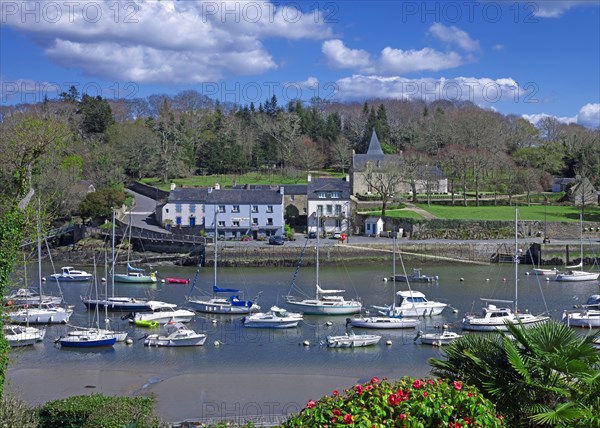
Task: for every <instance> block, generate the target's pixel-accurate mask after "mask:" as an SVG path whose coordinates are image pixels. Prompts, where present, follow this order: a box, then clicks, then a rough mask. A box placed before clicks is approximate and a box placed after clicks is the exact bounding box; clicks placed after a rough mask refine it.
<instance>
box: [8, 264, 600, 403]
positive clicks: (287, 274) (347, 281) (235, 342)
mask: <svg viewBox="0 0 600 428" xmlns="http://www.w3.org/2000/svg"><path fill="white" fill-rule="evenodd" d="M80 267H81V268H84V269H86V270H88V271H92V268H91V267H89V266H87V267H83V266H80ZM413 267H420V268H422V272H423V273H425V274H429V275H438V276H439V278H440V279H439V282H438V283H437V284H434V285H430V284H416V283H415V284H411V287H412V289H413V290H419V291H422V292H424V293H425V294H426V296H427V297H428V298H429V299H432V300H440V301H444V302H447V303H449V304H450V305H451V306H452V307H453V308H456V310H457V311H458V312H457V313H454V312H453V311H452V310H448V309H447V310H445V311H444V312H443V313H442V315H441V316H437V317H432V318H425V319H423V321H422V325H421V327H420V328H419V329H420V330H423V331H425V330H430V329H435V328H439V326H440V325H442V324H449V325H450V326H451V328H454V330H455V331H460V321H461V319H462V316H463V315H464V313H465V312H470V311H477V312H478V311H479V310H480V308H481V306H482V302H481V301H480V300H479V298H480V297H488V298H496V299H511V300H512V299H513V298H514V288H515V287H514V270H513V267H512V266H511V265H490V266H475V265H459V264H422V263H419V264H418V265H412V264H407V266H406V268H407V270H408V271H409V273H410V271H412V268H413ZM530 268H531V267H530V266H520V267H519V274H518V278H519V306H520V307H521V309H522V310H524V309H528V310H529V311H530V312H532V313H538V312H543V311H546V309H547V310H548V311H549V313H550V315H551V316H552V318H554V319H560V316H561V314H562V311H563V310H564V309H569V308H572V307H573V305H575V304H581V303H584V302H585V300H586V299H587V297H588V296H589V295H590V294H594V293H598V291H599V287H598V282H586V283H579V284H577V283H558V282H554V281H550V282H546V281H545V280H544V278H543V277H536V276H527V275H525V272H526V271H527V270H529V269H530ZM29 271H30V272H35V267H32V268H31V269H29ZM195 272H196V269H195V268H183V267H160V268H158V276H159V277H160V278H166V277H170V276H173V277H178V278H189V279H193V278H194V276H195ZM397 272H398V273H399V272H401V268H400V267H399V264H398V267H397ZM51 273H52V269H51V268H50V266H45V267H44V275H45V276H46V277H49V275H50V274H51ZM293 273H294V269H290V268H243V269H240V268H223V269H219V285H220V286H221V287H235V288H239V289H241V290H243V291H244V296H245V297H246V298H253V297H254V296H256V295H258V294H259V293H260V298H259V304H260V305H261V307H262V308H263V309H264V310H268V308H269V307H270V306H272V305H275V304H278V305H280V306H283V307H285V303H284V301H285V300H284V296H285V295H286V294H287V293H288V291H289V289H290V283H291V279H292V276H293ZM391 273H392V267H391V266H389V265H388V264H383V263H381V264H377V263H374V264H371V265H366V266H364V265H362V266H347V265H340V266H337V267H332V266H326V267H323V266H322V267H321V271H320V283H321V286H322V287H323V288H344V289H346V290H347V293H346V296H347V297H355V296H359V297H360V298H361V299H362V301H363V305H364V307H365V308H369V307H370V305H373V304H378V305H381V304H388V303H391V301H392V299H393V295H394V283H393V282H391V281H388V282H385V281H384V280H383V278H384V277H387V276H390V275H391ZM32 276H35V274H32ZM461 278H462V279H463V280H461ZM212 281H213V271H212V268H210V267H209V268H202V271H201V274H200V277H199V278H198V280H197V283H196V289H197V290H196V292H195V293H194V294H196V295H197V294H198V293H199V292H200V291H203V290H204V291H206V290H210V288H211V286H212ZM314 281H315V269H314V268H313V267H303V268H301V269H300V271H299V274H298V277H297V280H296V284H297V287H298V288H299V289H301V291H303V292H305V293H308V294H311V295H312V294H314ZM32 283H33V282H32V281H31V280H30V284H32ZM99 286H100V288H101V290H102V289H103V288H104V285H103V284H99ZM395 286H396V288H397V290H400V289H407V285H406V284H403V283H396V284H395ZM44 287H45V289H44V291H45V292H51V293H57V292H58V286H57V284H56V283H52V282H50V281H49V282H47V283H46V284H45V286H44ZM90 287H91V286H90V284H88V283H63V284H61V288H62V292H63V294H64V296H65V299H66V301H67V302H68V303H69V304H72V305H74V306H75V312H74V313H73V315H72V317H71V323H72V324H74V325H88V323H89V322H90V317H91V315H93V314H92V313H90V312H88V311H86V309H85V306H84V305H83V303H81V300H80V296H81V295H86V294H88V293H89V292H90ZM189 292H190V286H189V285H180V284H165V283H159V284H157V285H156V286H148V285H136V284H117V293H116V294H118V295H132V296H138V297H146V296H149V297H152V298H154V299H156V300H164V301H167V302H171V303H177V304H179V305H180V306H181V307H185V306H186V302H185V297H186V296H187V295H188V293H189ZM121 315H122V314H120V313H109V317H110V319H111V323H112V327H113V328H115V329H122V330H126V331H128V332H129V337H131V338H133V340H134V343H133V345H125V344H122V343H119V344H117V345H115V347H114V348H110V349H101V350H86V351H81V350H66V349H60V348H59V347H57V346H56V345H54V339H56V338H57V337H58V336H60V335H61V334H63V333H64V331H65V328H66V327H65V326H50V327H48V328H47V334H46V339H45V341H44V342H43V343H40V344H37V345H35V346H34V347H28V348H26V349H16V350H13V351H11V354H12V359H11V369H18V368H29V367H40V368H47V369H51V368H52V367H63V368H64V367H94V368H96V369H97V368H100V369H102V368H103V367H105V368H111V369H113V370H114V369H122V370H125V371H127V370H140V369H148V370H150V371H153V370H156V371H160V373H161V376H163V377H168V376H176V375H180V374H186V373H198V372H201V373H231V372H244V373H250V372H251V373H271V374H273V373H276V374H290V375H298V374H299V375H302V374H305V373H310V374H311V375H315V374H316V375H319V374H322V375H327V376H348V377H352V378H356V379H357V380H368V379H370V377H371V376H380V377H385V376H387V377H390V378H393V377H399V376H402V375H412V376H424V375H427V374H428V373H429V367H428V365H427V359H428V358H430V357H439V356H440V355H441V353H440V350H439V349H438V348H435V347H430V346H423V345H417V344H415V343H414V341H413V339H414V337H415V334H416V330H415V329H408V330H395V331H385V330H379V333H378V334H381V335H382V336H383V338H382V340H381V342H380V343H379V345H377V346H374V347H369V348H357V349H338V350H334V349H327V348H326V347H321V346H319V341H320V340H322V339H324V338H325V337H326V336H327V335H330V334H342V333H344V332H345V319H346V317H345V316H339V317H335V316H306V317H305V321H304V322H303V323H301V325H300V326H299V327H298V328H296V329H288V330H281V331H269V330H264V329H247V328H244V327H243V326H242V324H241V322H240V319H241V318H240V317H230V316H211V317H207V316H205V315H202V314H198V315H197V316H196V317H195V319H194V320H192V322H191V323H189V326H190V327H191V328H193V329H195V330H197V331H205V332H206V333H207V334H208V340H207V342H206V344H205V346H203V347H199V348H188V349H186V348H182V349H175V348H147V347H145V346H144V345H143V337H144V334H147V333H148V330H144V329H140V328H136V327H134V326H131V325H130V324H129V323H128V322H127V321H122V320H121V318H120V316H121ZM101 318H103V315H102V316H101ZM328 321H331V322H332V323H333V324H332V325H331V326H327V325H326V323H327V322H328ZM355 331H356V332H359V331H362V330H360V329H355ZM369 332H373V330H370V331H369ZM217 340H218V341H219V342H221V343H222V345H221V346H219V347H215V346H214V341H217ZM306 340H308V341H309V342H310V343H311V344H312V345H313V346H309V347H305V346H302V342H304V341H306ZM388 340H391V341H392V342H393V345H392V346H388V345H386V341H388ZM149 381H150V382H152V380H149ZM348 386H350V385H348ZM231 388H232V389H235V386H233V385H232V386H231ZM248 394H253V392H252V391H249V392H248Z"/></svg>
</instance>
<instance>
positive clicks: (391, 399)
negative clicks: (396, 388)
mask: <svg viewBox="0 0 600 428" xmlns="http://www.w3.org/2000/svg"><path fill="white" fill-rule="evenodd" d="M387 401H388V404H389V405H390V406H397V405H398V404H400V401H402V400H401V399H400V397H398V396H397V395H396V394H390V395H388V398H387Z"/></svg>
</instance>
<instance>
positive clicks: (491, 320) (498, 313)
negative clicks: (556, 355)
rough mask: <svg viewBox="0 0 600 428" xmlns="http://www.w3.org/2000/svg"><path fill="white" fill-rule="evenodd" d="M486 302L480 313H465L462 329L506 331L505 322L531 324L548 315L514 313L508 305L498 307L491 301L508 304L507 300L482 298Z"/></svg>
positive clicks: (546, 319)
mask: <svg viewBox="0 0 600 428" xmlns="http://www.w3.org/2000/svg"><path fill="white" fill-rule="evenodd" d="M482 300H484V301H486V302H487V304H486V305H485V306H484V307H483V308H482V310H481V313H479V314H473V313H469V314H466V315H465V317H464V318H463V320H462V328H463V330H471V331H507V330H508V329H507V327H506V323H512V324H519V323H520V324H523V325H524V326H526V327H527V326H533V325H535V324H540V323H543V322H546V321H548V320H549V319H550V317H548V316H545V315H532V314H530V313H527V312H526V313H514V312H513V311H512V309H511V308H510V307H508V306H503V307H498V306H496V305H495V304H494V303H491V302H496V303H498V302H501V303H507V304H510V303H512V301H509V300H495V299H482Z"/></svg>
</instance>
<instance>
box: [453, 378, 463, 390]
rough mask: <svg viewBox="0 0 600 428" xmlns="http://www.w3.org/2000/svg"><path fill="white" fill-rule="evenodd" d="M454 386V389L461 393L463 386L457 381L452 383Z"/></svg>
mask: <svg viewBox="0 0 600 428" xmlns="http://www.w3.org/2000/svg"><path fill="white" fill-rule="evenodd" d="M452 386H454V389H456V390H457V391H460V390H461V389H462V384H461V383H460V382H458V381H456V380H455V381H454V382H452Z"/></svg>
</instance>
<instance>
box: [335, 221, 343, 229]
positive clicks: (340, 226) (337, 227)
mask: <svg viewBox="0 0 600 428" xmlns="http://www.w3.org/2000/svg"><path fill="white" fill-rule="evenodd" d="M335 228H336V229H338V230H339V229H341V228H342V220H336V221H335Z"/></svg>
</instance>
